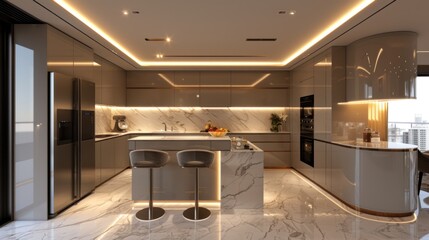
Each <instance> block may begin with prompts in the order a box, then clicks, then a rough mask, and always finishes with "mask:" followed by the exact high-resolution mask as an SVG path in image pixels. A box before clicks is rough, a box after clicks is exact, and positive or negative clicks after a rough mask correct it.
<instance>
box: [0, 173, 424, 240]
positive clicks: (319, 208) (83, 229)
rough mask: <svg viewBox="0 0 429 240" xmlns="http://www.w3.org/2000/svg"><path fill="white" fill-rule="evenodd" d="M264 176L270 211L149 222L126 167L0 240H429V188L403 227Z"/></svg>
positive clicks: (310, 188)
mask: <svg viewBox="0 0 429 240" xmlns="http://www.w3.org/2000/svg"><path fill="white" fill-rule="evenodd" d="M264 174H265V175H264V177H265V179H264V189H265V196H264V209H263V210H246V209H240V210H237V209H235V210H234V209H229V210H220V208H219V205H218V204H207V207H208V208H210V210H211V211H212V216H211V217H210V218H209V219H207V220H206V221H202V222H196V223H194V222H190V221H187V220H185V219H184V218H183V217H182V212H183V210H184V209H186V208H187V207H188V206H190V205H191V203H185V204H177V205H174V204H164V203H160V204H158V205H161V206H163V207H164V208H165V209H166V214H165V215H164V216H163V217H162V218H161V219H159V220H157V221H154V222H150V223H147V222H141V221H138V220H137V219H136V218H135V217H134V214H135V213H136V212H137V211H138V210H140V209H141V208H142V207H144V205H145V203H133V202H132V201H131V183H130V181H131V170H126V171H124V172H123V173H121V174H120V175H118V176H117V177H115V178H113V179H112V180H110V181H108V182H107V183H105V184H103V185H102V186H100V187H98V188H97V189H96V190H95V191H94V193H93V194H91V195H90V196H88V197H86V198H85V199H83V200H82V201H80V202H79V203H77V204H76V205H74V206H72V207H70V208H69V209H68V210H66V211H65V212H63V213H62V214H60V215H59V216H57V217H56V218H55V219H52V220H49V221H17V222H12V223H10V224H8V225H6V226H3V227H2V228H0V239H61V240H65V239H210V240H211V239H216V240H219V239H228V240H229V239H231V240H236V239H335V240H336V239H345V240H348V239H368V240H369V239H371V240H373V239H429V192H427V191H421V193H420V205H421V206H420V208H419V210H418V211H417V212H416V214H417V215H418V217H417V220H415V221H413V222H411V223H401V222H404V221H406V220H409V218H408V219H407V218H404V219H389V218H376V217H371V216H368V215H365V214H358V213H355V212H353V211H351V210H350V209H349V210H348V211H349V212H347V211H345V210H343V209H342V208H341V207H344V206H341V205H340V204H339V203H338V202H336V203H334V202H332V201H331V200H329V199H328V198H327V196H325V195H324V194H322V193H323V192H321V191H320V189H317V186H314V185H313V184H311V183H308V182H307V181H306V180H305V179H303V178H302V177H300V176H299V175H298V174H297V173H295V172H294V171H292V170H265V171H264ZM328 197H329V196H328ZM202 205H204V204H202ZM356 215H359V216H356ZM366 218H370V219H369V220H368V219H366Z"/></svg>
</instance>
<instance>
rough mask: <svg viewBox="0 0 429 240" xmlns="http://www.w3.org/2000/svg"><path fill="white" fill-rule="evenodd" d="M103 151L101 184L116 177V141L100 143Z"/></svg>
mask: <svg viewBox="0 0 429 240" xmlns="http://www.w3.org/2000/svg"><path fill="white" fill-rule="evenodd" d="M100 144H101V145H100V149H101V150H100V151H101V182H104V181H106V180H108V179H109V178H111V177H113V176H114V175H115V167H116V164H115V156H116V155H115V154H116V153H115V152H116V146H115V141H112V140H104V141H100Z"/></svg>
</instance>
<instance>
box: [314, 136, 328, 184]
mask: <svg viewBox="0 0 429 240" xmlns="http://www.w3.org/2000/svg"><path fill="white" fill-rule="evenodd" d="M313 180H314V181H315V182H316V183H317V184H319V185H320V186H323V187H325V186H326V143H324V142H319V141H314V179H313Z"/></svg>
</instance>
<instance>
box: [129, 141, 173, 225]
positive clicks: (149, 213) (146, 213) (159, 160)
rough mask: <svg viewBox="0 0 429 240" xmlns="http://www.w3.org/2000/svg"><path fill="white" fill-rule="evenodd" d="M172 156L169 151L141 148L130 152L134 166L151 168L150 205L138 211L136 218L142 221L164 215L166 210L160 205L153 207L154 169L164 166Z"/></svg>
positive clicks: (132, 165)
mask: <svg viewBox="0 0 429 240" xmlns="http://www.w3.org/2000/svg"><path fill="white" fill-rule="evenodd" d="M169 159H170V156H169V155H168V153H167V152H164V151H159V150H152V149H141V150H140V149H139V150H134V151H131V152H130V162H131V167H133V168H149V207H148V208H144V209H142V210H140V211H138V212H137V213H136V218H137V219H138V220H141V221H152V220H156V219H158V218H160V217H162V216H163V215H164V213H165V210H164V209H162V208H159V207H153V182H152V181H153V179H152V169H153V168H160V167H163V166H164V165H165V164H166V163H167V162H168V160H169Z"/></svg>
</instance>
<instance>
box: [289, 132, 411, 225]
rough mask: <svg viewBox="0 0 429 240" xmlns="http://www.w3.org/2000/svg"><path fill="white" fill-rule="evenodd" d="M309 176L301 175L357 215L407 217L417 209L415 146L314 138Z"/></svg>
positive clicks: (305, 173) (304, 172)
mask: <svg viewBox="0 0 429 240" xmlns="http://www.w3.org/2000/svg"><path fill="white" fill-rule="evenodd" d="M314 142H315V166H314V172H313V175H308V174H307V173H308V171H307V172H306V171H305V170H304V171H300V169H297V170H298V171H300V172H302V173H303V174H304V175H306V176H307V177H308V178H310V179H311V180H313V181H314V182H315V183H317V184H318V185H319V186H321V187H323V188H324V189H325V190H327V191H329V192H330V193H331V194H332V195H334V196H335V197H336V198H337V199H339V200H340V201H341V202H343V203H345V204H346V205H348V206H349V207H351V208H353V209H356V210H358V211H360V212H364V213H368V214H372V215H378V216H387V217H404V216H411V215H413V214H414V212H415V210H416V209H417V204H418V202H417V199H418V197H417V189H416V171H417V146H415V145H410V144H402V143H394V142H379V143H364V142H356V141H327V140H321V139H314Z"/></svg>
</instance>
